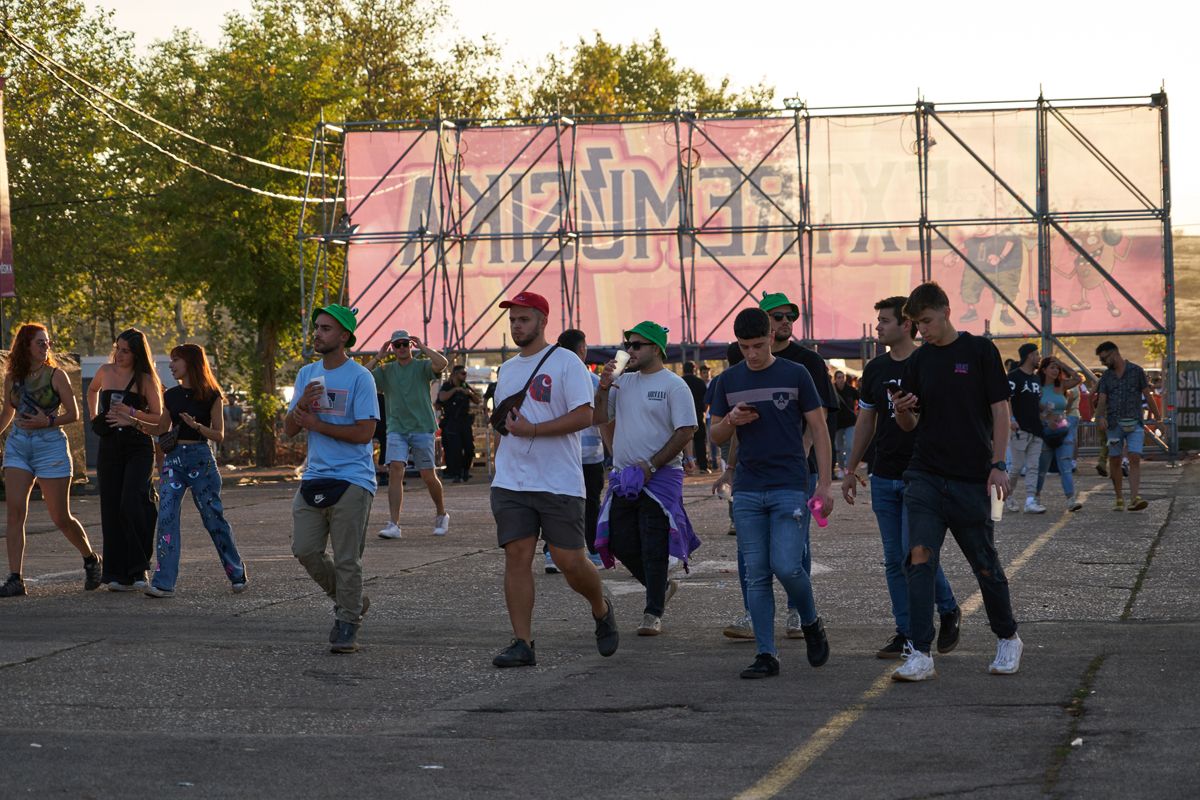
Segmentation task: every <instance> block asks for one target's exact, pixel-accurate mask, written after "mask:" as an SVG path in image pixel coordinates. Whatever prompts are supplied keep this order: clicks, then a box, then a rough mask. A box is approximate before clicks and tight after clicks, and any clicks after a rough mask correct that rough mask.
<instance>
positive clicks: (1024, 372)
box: [1006, 342, 1046, 514]
mask: <svg viewBox="0 0 1200 800" xmlns="http://www.w3.org/2000/svg"><path fill="white" fill-rule="evenodd" d="M1017 356H1018V358H1019V360H1018V361H1017V367H1016V369H1014V370H1012V371H1011V372H1009V373H1008V390H1009V392H1010V393H1011V394H1012V397H1011V405H1012V419H1011V420H1010V421H1009V426H1010V428H1011V429H1012V436H1011V437H1010V438H1009V440H1008V452H1009V453H1010V454H1011V456H1012V463H1011V464H1009V465H1008V483H1009V485H1010V486H1013V487H1015V486H1016V485H1017V480H1018V479H1019V478H1020V477H1021V470H1022V469H1024V470H1025V513H1027V514H1045V513H1046V507H1045V506H1043V505H1042V504H1041V503H1039V502H1038V501H1037V476H1038V463H1039V462H1040V461H1041V458H1042V382H1041V381H1040V380H1038V376H1037V365H1038V361H1040V360H1041V354H1039V353H1038V348H1037V345H1036V344H1033V343H1032V342H1026V343H1025V344H1023V345H1021V349H1020V350H1018V351H1017ZM1006 506H1007V508H1008V510H1009V511H1014V512H1016V511H1020V510H1021V501H1020V500H1019V499H1018V498H1017V493H1016V492H1013V493H1012V494H1010V495H1009V496H1008V503H1007V504H1006Z"/></svg>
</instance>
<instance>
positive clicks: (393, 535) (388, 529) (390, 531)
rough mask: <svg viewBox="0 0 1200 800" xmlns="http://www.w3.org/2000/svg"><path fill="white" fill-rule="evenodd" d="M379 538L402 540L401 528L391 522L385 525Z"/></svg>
mask: <svg viewBox="0 0 1200 800" xmlns="http://www.w3.org/2000/svg"><path fill="white" fill-rule="evenodd" d="M379 538H380V539H399V538H400V526H399V525H397V524H396V523H394V522H389V523H388V524H387V525H384V526H383V530H381V531H380V532H379Z"/></svg>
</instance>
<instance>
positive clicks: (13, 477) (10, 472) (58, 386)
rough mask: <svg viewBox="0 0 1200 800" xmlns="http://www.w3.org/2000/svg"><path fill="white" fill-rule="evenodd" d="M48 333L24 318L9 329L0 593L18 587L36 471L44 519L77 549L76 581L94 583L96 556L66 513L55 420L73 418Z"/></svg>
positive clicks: (59, 425)
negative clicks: (12, 336)
mask: <svg viewBox="0 0 1200 800" xmlns="http://www.w3.org/2000/svg"><path fill="white" fill-rule="evenodd" d="M50 347H51V342H50V336H49V334H48V333H47V332H46V328H45V327H44V326H42V325H38V324H35V323H29V324H25V325H22V326H21V329H20V330H19V331H17V338H16V340H15V341H14V342H13V346H12V350H11V351H10V352H9V355H8V367H7V369H6V371H5V376H4V397H5V398H6V400H5V402H4V409H3V411H0V433H2V432H3V431H4V430H5V429H6V428H8V426H9V424H12V426H13V430H12V433H10V434H9V435H8V441H7V442H6V443H5V446H4V488H5V491H6V492H7V498H8V532H7V534H6V536H5V541H6V543H7V545H8V569H9V572H10V573H11V574H10V575H9V576H8V580H7V581H5V582H4V584H3V585H0V597H19V596H21V595H24V594H26V589H25V581H24V579H23V578H22V577H21V571H22V569H23V566H24V560H25V519H26V517H28V515H29V494H30V492H31V490H32V489H33V481H34V479H35V478H36V479H37V482H38V485H39V486H41V489H42V497H43V498H45V500H46V507H47V509H48V510H49V512H50V519H51V520H52V521H53V522H54V524H55V525H57V526H58V529H59V530H60V531H62V532H63V535H64V536H66V537H67V541H69V542H70V543H71V544H72V545H74V546H75V549H76V550H78V551H79V554H80V555H81V556H83V571H84V576H85V577H84V582H83V588H84V589H87V590H89V591H91V590H92V589H96V588H98V587H99V586H100V576H101V561H100V557H99V556H98V555H96V552H95V551H94V550H92V546H91V544H90V543H89V542H88V537H87V533H86V532H85V531H84V530H83V526H82V525H80V524H79V520H77V519H75V517H74V516H72V514H71V451H70V449H69V448H68V447H67V434H66V432H65V431H64V430H63V426H65V425H70V424H71V423H72V422H74V421H75V420H77V419H79V406H78V404H77V403H76V402H75V395H74V393H72V392H71V380H70V378H68V377H67V373H65V372H63V371H62V370H61V369H60V368H59V367H58V364H57V363H55V360H54V356H53V354H52V353H51V352H50Z"/></svg>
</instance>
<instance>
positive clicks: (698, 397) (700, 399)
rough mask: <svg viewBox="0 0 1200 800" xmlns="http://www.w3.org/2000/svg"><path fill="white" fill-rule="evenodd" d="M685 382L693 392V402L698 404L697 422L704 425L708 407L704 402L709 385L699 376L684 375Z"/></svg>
mask: <svg viewBox="0 0 1200 800" xmlns="http://www.w3.org/2000/svg"><path fill="white" fill-rule="evenodd" d="M683 382H684V383H686V384H687V385H688V388H689V389H691V390H692V400H693V401H694V402H695V404H696V421H697V422H699V423H700V424H701V425H703V424H704V407H705V406H706V405H708V404H707V403H705V402H704V395H705V394H707V393H708V384H707V383H705V382H704V379H703V378H701V377H699V376H698V375H684V376H683Z"/></svg>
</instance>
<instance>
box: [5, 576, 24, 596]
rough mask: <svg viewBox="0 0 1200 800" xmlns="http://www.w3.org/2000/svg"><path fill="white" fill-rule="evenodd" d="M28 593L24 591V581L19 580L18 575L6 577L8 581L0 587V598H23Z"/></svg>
mask: <svg viewBox="0 0 1200 800" xmlns="http://www.w3.org/2000/svg"><path fill="white" fill-rule="evenodd" d="M27 594H28V592H26V591H25V581H23V580H22V579H21V575H20V573H17V572H14V573H12V574H11V575H9V576H8V580H6V581H5V582H4V585H3V586H0V597H24V596H25V595H27Z"/></svg>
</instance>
